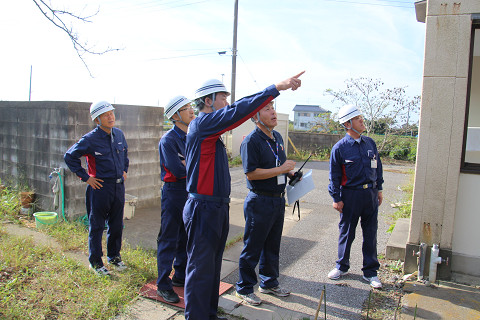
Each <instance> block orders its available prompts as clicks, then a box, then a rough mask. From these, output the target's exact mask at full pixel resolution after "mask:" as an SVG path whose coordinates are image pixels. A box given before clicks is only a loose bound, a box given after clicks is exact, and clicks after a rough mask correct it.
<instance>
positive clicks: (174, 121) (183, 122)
mask: <svg viewBox="0 0 480 320" xmlns="http://www.w3.org/2000/svg"><path fill="white" fill-rule="evenodd" d="M176 114H177V115H178V117H179V118H180V120H174V119H171V120H172V122H173V123H176V122H180V123H181V124H184V125H186V126H187V127H188V124H186V123H185V121H183V119H182V116H181V115H180V112H179V111H178V110H177V112H176Z"/></svg>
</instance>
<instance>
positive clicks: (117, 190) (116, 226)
mask: <svg viewBox="0 0 480 320" xmlns="http://www.w3.org/2000/svg"><path fill="white" fill-rule="evenodd" d="M102 185H103V187H102V188H100V189H93V188H92V187H91V186H87V191H86V194H85V203H86V206H87V214H88V222H89V225H90V226H89V229H88V251H89V255H88V260H89V261H90V264H91V265H92V266H94V267H97V268H98V267H101V266H103V261H102V256H103V251H102V235H103V230H105V221H106V222H107V259H108V261H111V260H112V259H115V258H120V249H121V248H122V232H123V207H124V205H125V186H124V184H123V183H107V182H102Z"/></svg>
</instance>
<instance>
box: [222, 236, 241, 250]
mask: <svg viewBox="0 0 480 320" xmlns="http://www.w3.org/2000/svg"><path fill="white" fill-rule="evenodd" d="M239 241H243V232H242V233H239V234H237V235H236V236H235V237H233V238H232V239H230V240H228V241H227V243H225V250H227V249H228V248H230V247H231V246H233V245H234V244H235V243H237V242H239Z"/></svg>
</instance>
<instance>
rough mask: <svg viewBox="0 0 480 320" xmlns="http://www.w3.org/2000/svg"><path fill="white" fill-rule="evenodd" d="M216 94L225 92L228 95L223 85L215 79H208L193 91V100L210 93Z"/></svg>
mask: <svg viewBox="0 0 480 320" xmlns="http://www.w3.org/2000/svg"><path fill="white" fill-rule="evenodd" d="M216 92H226V93H227V95H230V92H228V90H227V88H225V85H224V84H223V83H222V82H221V81H220V80H217V79H210V80H207V81H205V82H204V83H203V84H202V86H201V87H200V88H198V89H197V90H195V99H197V98H201V97H205V96H207V95H209V94H211V93H216Z"/></svg>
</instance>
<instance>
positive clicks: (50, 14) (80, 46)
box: [32, 0, 120, 78]
mask: <svg viewBox="0 0 480 320" xmlns="http://www.w3.org/2000/svg"><path fill="white" fill-rule="evenodd" d="M32 1H33V2H34V3H35V5H36V6H37V7H38V9H39V10H40V12H41V13H42V14H43V15H44V16H45V18H47V19H48V20H49V21H50V22H51V23H53V25H55V26H56V27H57V28H59V29H61V30H62V31H64V32H65V33H66V34H67V35H68V37H69V38H70V41H72V44H73V48H74V49H75V52H76V53H77V56H78V57H79V58H80V60H81V61H82V63H83V65H84V66H85V68H86V69H87V71H88V73H89V74H90V77H92V78H93V75H92V73H91V71H90V68H89V67H88V65H87V63H86V61H85V59H84V57H83V56H84V55H85V54H93V55H102V54H105V53H107V52H111V51H118V50H120V49H114V48H110V47H108V48H107V49H105V50H101V51H96V50H94V48H93V47H88V46H87V45H88V43H87V42H83V43H82V42H81V41H80V39H79V36H78V34H77V33H76V32H74V31H73V29H72V28H69V27H67V25H66V24H65V22H64V20H63V19H62V15H65V16H69V17H71V18H74V19H75V20H77V21H80V22H84V23H91V22H92V21H90V20H89V19H90V18H92V17H94V16H96V15H97V14H98V10H97V12H95V13H94V14H92V15H89V16H78V15H76V14H74V13H72V12H69V11H65V10H56V9H53V8H52V7H51V6H50V5H48V4H47V3H45V1H44V0H32Z"/></svg>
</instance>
